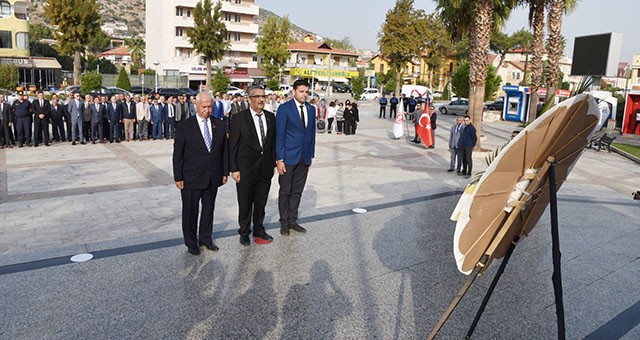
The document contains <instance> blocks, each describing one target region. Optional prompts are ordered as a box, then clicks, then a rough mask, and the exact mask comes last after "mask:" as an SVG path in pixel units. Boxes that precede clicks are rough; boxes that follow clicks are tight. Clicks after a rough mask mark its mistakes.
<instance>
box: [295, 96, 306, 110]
mask: <svg viewBox="0 0 640 340" xmlns="http://www.w3.org/2000/svg"><path fill="white" fill-rule="evenodd" d="M293 101H294V102H296V107H300V106H304V108H305V109H306V108H307V106H306V105H304V103H300V102H299V101H298V100H297V99H295V98H293Z"/></svg>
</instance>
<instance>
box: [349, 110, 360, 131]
mask: <svg viewBox="0 0 640 340" xmlns="http://www.w3.org/2000/svg"><path fill="white" fill-rule="evenodd" d="M351 113H352V114H353V121H352V123H351V134H352V135H355V134H356V128H357V127H358V123H359V122H360V110H358V104H357V103H353V104H351Z"/></svg>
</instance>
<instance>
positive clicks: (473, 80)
mask: <svg viewBox="0 0 640 340" xmlns="http://www.w3.org/2000/svg"><path fill="white" fill-rule="evenodd" d="M516 3H517V1H516V0H438V9H439V10H440V16H441V18H442V19H443V20H444V21H445V24H446V25H447V27H448V28H449V31H450V32H451V34H452V37H453V38H454V39H455V40H458V39H459V38H460V37H461V36H462V35H463V34H465V33H468V34H469V65H470V71H469V114H470V116H471V119H472V121H473V125H474V126H475V127H476V131H477V135H478V143H477V144H476V149H481V145H480V136H481V134H482V126H481V124H482V111H483V107H484V86H485V82H486V77H487V65H488V60H487V54H488V52H489V41H490V40H491V32H492V31H494V30H495V29H497V28H498V29H499V28H500V27H502V25H503V24H504V22H505V21H506V20H507V18H508V17H509V14H510V13H511V9H512V8H513V7H514V6H515V5H516Z"/></svg>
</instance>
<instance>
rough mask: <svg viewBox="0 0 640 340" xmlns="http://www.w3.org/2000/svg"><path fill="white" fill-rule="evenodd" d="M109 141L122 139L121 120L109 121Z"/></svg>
mask: <svg viewBox="0 0 640 340" xmlns="http://www.w3.org/2000/svg"><path fill="white" fill-rule="evenodd" d="M109 137H110V139H109V141H111V142H113V141H119V140H120V122H119V121H117V120H116V121H111V122H109Z"/></svg>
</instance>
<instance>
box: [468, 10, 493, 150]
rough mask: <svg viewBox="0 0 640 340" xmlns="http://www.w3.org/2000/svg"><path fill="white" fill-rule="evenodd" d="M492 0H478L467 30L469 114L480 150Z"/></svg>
mask: <svg viewBox="0 0 640 340" xmlns="http://www.w3.org/2000/svg"><path fill="white" fill-rule="evenodd" d="M493 6H494V3H493V0H478V1H477V2H476V8H475V15H474V16H473V19H472V22H471V31H470V32H469V67H470V69H469V112H468V114H469V116H471V119H472V122H473V125H474V126H475V127H476V133H477V137H478V142H477V143H476V150H481V143H480V136H481V135H482V111H483V108H484V94H485V93H484V92H485V89H484V86H485V83H486V79H487V64H488V61H487V52H488V51H489V42H490V38H491V36H490V34H491V29H492V26H493V22H492V20H493Z"/></svg>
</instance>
